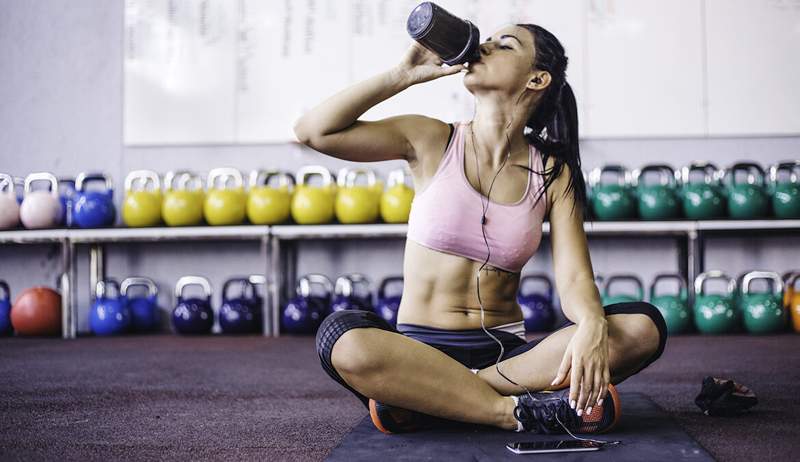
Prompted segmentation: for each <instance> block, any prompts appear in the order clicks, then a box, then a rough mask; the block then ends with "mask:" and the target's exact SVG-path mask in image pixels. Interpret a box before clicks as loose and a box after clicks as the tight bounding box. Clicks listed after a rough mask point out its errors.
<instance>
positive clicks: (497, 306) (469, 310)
mask: <svg viewBox="0 0 800 462" xmlns="http://www.w3.org/2000/svg"><path fill="white" fill-rule="evenodd" d="M481 266H482V262H477V261H474V260H470V259H467V258H465V257H460V256H457V255H451V254H447V253H444V252H439V251H436V250H433V249H429V248H427V247H424V246H422V245H420V244H418V243H416V242H414V241H412V240H410V239H407V240H406V249H405V257H404V261H403V278H404V280H403V297H402V300H401V302H400V310H399V312H398V315H397V322H398V324H417V325H421V326H428V327H436V328H440V329H448V330H465V329H480V327H481V308H480V303H479V302H478V294H477V274H478V269H479V268H480V267H481ZM519 280H520V274H519V273H511V272H509V271H506V270H502V269H499V268H495V267H493V266H491V265H489V264H487V265H486V266H485V267H484V268H483V270H481V277H480V284H481V286H480V288H481V301H483V308H484V324H485V326H486V327H487V328H489V327H493V326H499V325H503V324H508V323H512V322H517V321H521V320H522V311H521V309H520V307H519V304H518V303H517V299H516V297H517V289H518V287H519Z"/></svg>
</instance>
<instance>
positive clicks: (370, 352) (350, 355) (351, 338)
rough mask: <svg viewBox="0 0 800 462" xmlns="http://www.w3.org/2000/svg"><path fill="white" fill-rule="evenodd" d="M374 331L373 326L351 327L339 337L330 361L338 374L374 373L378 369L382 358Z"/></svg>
mask: <svg viewBox="0 0 800 462" xmlns="http://www.w3.org/2000/svg"><path fill="white" fill-rule="evenodd" d="M374 333H375V329H374V328H366V329H353V330H349V331H347V332H345V333H344V334H343V335H342V336H341V337H339V341H338V342H336V345H334V347H333V352H332V354H331V362H332V363H333V366H334V367H335V368H336V370H337V371H339V373H340V374H344V375H346V376H354V375H364V374H374V373H375V372H377V371H378V370H379V369H380V367H381V364H382V360H381V355H380V354H379V352H380V348H378V345H376V342H375V335H374Z"/></svg>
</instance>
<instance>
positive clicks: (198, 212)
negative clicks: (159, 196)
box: [161, 170, 205, 226]
mask: <svg viewBox="0 0 800 462" xmlns="http://www.w3.org/2000/svg"><path fill="white" fill-rule="evenodd" d="M164 188H165V192H164V202H163V203H162V204H161V217H162V218H163V219H164V223H166V224H167V226H196V225H199V224H200V223H201V222H202V221H203V199H204V197H205V193H204V192H203V180H202V178H200V176H198V175H197V174H195V173H192V172H190V171H188V170H176V171H169V172H167V174H166V175H164Z"/></svg>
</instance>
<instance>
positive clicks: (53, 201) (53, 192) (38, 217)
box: [19, 172, 61, 229]
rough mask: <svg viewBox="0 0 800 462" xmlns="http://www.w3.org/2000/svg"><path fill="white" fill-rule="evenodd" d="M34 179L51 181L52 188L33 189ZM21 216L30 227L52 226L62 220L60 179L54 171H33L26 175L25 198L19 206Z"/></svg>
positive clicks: (27, 226) (23, 221)
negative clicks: (47, 189)
mask: <svg viewBox="0 0 800 462" xmlns="http://www.w3.org/2000/svg"><path fill="white" fill-rule="evenodd" d="M34 181H49V182H50V190H49V191H46V190H43V189H40V190H38V191H33V190H32V189H31V185H32V183H33V182H34ZM19 218H20V220H22V224H23V225H24V226H25V227H26V228H28V229H41V228H52V227H54V226H57V225H58V223H59V221H60V220H61V200H60V199H59V197H58V180H56V177H55V176H53V174H52V173H47V172H40V173H31V174H30V175H28V176H27V177H25V198H24V199H22V206H20V208H19Z"/></svg>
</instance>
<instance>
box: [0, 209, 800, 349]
mask: <svg viewBox="0 0 800 462" xmlns="http://www.w3.org/2000/svg"><path fill="white" fill-rule="evenodd" d="M584 229H585V231H586V234H587V236H590V237H591V236H609V237H637V236H642V237H644V236H665V237H672V238H675V239H677V243H678V248H679V258H678V259H679V269H680V272H681V273H682V274H684V276H686V277H687V280H693V279H694V278H695V277H696V276H697V275H698V274H700V273H701V272H702V271H703V270H704V240H703V238H704V237H705V236H706V235H714V234H716V233H723V234H728V233H732V232H737V231H740V232H746V231H773V232H776V233H786V232H790V231H800V220H702V221H678V220H676V221H613V222H608V221H606V222H601V221H595V222H587V223H585V224H584ZM407 231H408V225H406V224H367V225H342V224H329V225H276V226H255V225H241V226H193V227H180V228H169V227H156V228H106V229H47V230H13V231H0V244H23V245H24V244H59V245H61V248H62V264H63V269H64V270H63V273H62V278H61V286H62V287H61V290H62V295H63V296H62V309H63V315H64V324H63V325H64V331H63V337H64V338H74V337H75V336H76V333H77V332H76V327H77V326H76V324H77V323H76V320H77V316H76V313H75V311H76V307H77V303H76V300H75V298H76V297H75V291H74V287H75V280H76V279H77V275H76V274H75V267H76V265H75V257H76V245H79V244H80V245H84V246H88V247H89V251H90V268H91V270H90V278H89V280H90V286H93V285H94V284H95V283H96V281H98V280H100V279H102V278H104V277H105V271H104V267H105V264H104V260H105V258H104V254H105V252H104V246H105V245H106V244H113V243H126V242H174V241H184V240H193V241H219V240H255V241H259V242H260V243H261V252H260V258H261V259H262V261H263V262H264V263H265V267H264V276H265V277H266V280H267V296H266V297H264V303H265V304H264V307H263V308H264V312H265V316H264V335H274V336H277V335H278V334H279V321H280V317H279V314H280V302H281V298H282V294H286V293H288V291H287V288H288V286H287V285H286V284H285V283H286V282H287V281H294V280H295V279H296V268H297V253H298V245H299V241H301V240H313V239H362V238H366V239H382V238H383V239H403V238H405V237H406V234H407ZM542 231H543V233H544V234H545V235H547V234H549V233H550V224H549V223H544V224H543V226H542Z"/></svg>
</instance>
